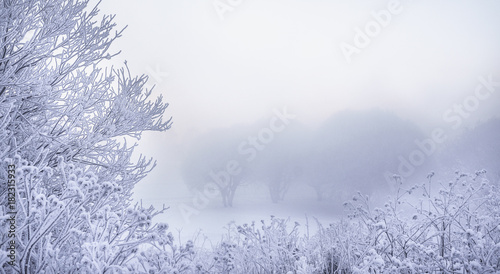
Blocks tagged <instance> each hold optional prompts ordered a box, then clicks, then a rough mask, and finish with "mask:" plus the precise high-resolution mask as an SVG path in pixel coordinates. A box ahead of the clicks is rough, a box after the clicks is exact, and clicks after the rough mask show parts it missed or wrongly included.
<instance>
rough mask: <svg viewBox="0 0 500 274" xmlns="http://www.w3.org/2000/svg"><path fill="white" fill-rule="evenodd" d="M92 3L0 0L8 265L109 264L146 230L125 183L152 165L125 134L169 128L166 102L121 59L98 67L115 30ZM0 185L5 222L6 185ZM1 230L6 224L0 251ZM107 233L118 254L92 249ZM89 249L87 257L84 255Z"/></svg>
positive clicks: (0, 128) (94, 267)
mask: <svg viewBox="0 0 500 274" xmlns="http://www.w3.org/2000/svg"><path fill="white" fill-rule="evenodd" d="M88 4H89V1H72V0H51V1H44V0H32V1H29V0H26V1H22V0H20V1H3V2H1V3H0V160H2V164H1V169H0V181H2V182H4V181H6V180H7V178H8V175H9V173H8V171H7V166H8V165H15V174H16V176H17V177H16V180H17V181H16V188H15V190H16V191H15V192H16V197H17V206H18V215H17V222H18V228H17V231H16V233H17V234H16V237H17V240H18V241H17V245H16V250H17V258H16V260H17V266H15V267H13V268H12V269H13V270H14V271H15V272H19V273H34V272H36V273H38V272H41V271H45V272H48V273H63V272H64V273H70V272H79V273H82V272H83V273H85V272H86V271H88V272H92V273H95V271H98V272H106V271H107V270H111V271H112V269H115V267H118V268H119V267H124V266H125V265H126V264H127V263H128V262H129V260H130V258H131V255H130V254H131V253H130V252H131V251H133V250H134V249H133V248H132V247H133V246H138V245H139V244H140V243H144V241H146V240H145V238H144V237H146V236H147V235H149V234H148V233H149V232H150V231H152V229H153V228H152V225H151V221H150V220H149V219H148V223H145V224H144V222H146V220H144V218H143V216H142V215H141V217H140V218H139V217H137V216H135V217H137V218H139V219H140V220H139V221H140V223H141V224H142V225H139V223H136V222H135V221H134V220H135V219H133V218H132V217H130V216H129V217H127V214H126V210H127V208H130V197H131V190H132V188H133V187H134V185H135V184H136V183H137V182H138V181H139V180H140V179H141V178H143V177H144V176H146V174H147V173H148V172H149V171H150V170H151V169H152V168H153V167H154V165H155V163H154V162H153V161H152V160H151V159H149V160H148V159H146V158H145V157H143V156H140V157H139V160H138V161H137V162H133V161H132V160H131V157H132V153H133V150H134V146H131V145H129V144H127V142H126V140H127V139H128V140H131V139H132V140H133V139H134V138H135V139H137V140H138V139H139V138H140V136H141V133H142V132H144V131H164V130H167V129H168V128H169V127H170V124H171V123H170V120H168V121H163V120H162V115H163V113H164V112H165V109H166V108H167V106H168V104H166V103H164V102H163V100H162V97H161V96H160V97H158V98H156V99H154V100H151V93H152V91H151V90H147V89H146V88H145V83H146V81H147V76H145V75H142V76H139V77H135V76H132V75H131V74H130V71H129V69H128V67H127V66H125V67H124V68H121V69H114V68H104V66H103V64H102V63H101V62H102V61H103V60H107V59H110V58H112V57H113V56H115V55H116V54H117V53H109V52H108V49H109V47H110V45H111V43H112V42H113V41H114V40H115V39H117V38H118V37H120V36H121V34H122V31H123V30H118V31H117V30H116V26H115V24H114V23H113V16H103V17H101V18H98V17H99V15H98V14H99V10H98V8H97V6H95V7H89V6H88ZM69 167H70V169H71V170H72V171H69V170H66V169H67V168H69ZM72 172H73V173H72ZM0 194H1V195H0V204H1V205H0V215H2V218H1V219H2V222H5V220H4V218H7V215H6V214H5V213H6V212H7V211H8V210H7V208H6V204H7V203H6V199H7V186H6V185H5V184H2V185H1V186H0ZM131 210H132V209H131ZM133 210H137V211H138V212H143V213H144V212H146V213H147V214H149V215H147V214H146V213H144V214H146V215H147V216H150V217H151V215H152V214H153V213H152V212H153V211H152V210H149V211H148V210H147V209H144V208H142V207H136V208H135V209H133ZM134 212H135V211H134ZM130 214H135V213H133V212H131V213H130ZM135 215H140V214H139V213H137V214H135ZM146 215H145V216H146ZM153 215H154V214H153ZM135 217H134V218H135ZM89 218H90V219H89ZM92 218H97V220H96V221H95V222H93V221H92ZM2 227H3V225H2ZM79 233H80V234H79ZM82 233H83V234H82ZM75 235H76V236H75ZM7 240H8V235H7V234H6V233H5V231H3V230H2V232H1V234H0V248H1V250H5V249H6V248H5V246H6V244H7ZM131 243H132V244H131ZM103 244H104V245H108V246H109V249H107V250H114V251H113V252H116V253H113V252H111V253H112V254H114V255H110V254H111V253H109V254H108V253H106V255H103V254H104V253H102V254H101V253H96V252H98V251H97V250H94V249H95V248H97V247H98V246H99V248H100V247H102V245H103ZM103 248H104V247H103ZM104 249H106V248H104ZM85 250H86V251H85ZM92 250H94V251H92ZM101 251H102V250H101ZM85 252H90V253H89V254H91V255H88V256H87V255H85V254H86V253H85ZM92 252H94V253H92ZM49 253H50V254H49ZM72 254H77V255H75V256H76V257H71V259H70V258H69V257H67V256H73V255H72ZM99 254H101V255H99ZM1 255H3V254H0V258H2V259H4V258H3V257H2V256H1ZM51 256H52V257H51ZM85 256H86V257H85ZM92 256H94V257H92ZM96 256H97V257H96ZM103 256H104V257H103ZM110 256H114V258H111V257H110ZM65 258H66V259H67V260H66V259H65ZM85 258H86V259H85ZM92 258H93V259H92ZM87 259H88V260H90V261H89V262H88V265H90V266H89V267H88V268H86V266H82V264H84V263H85V260H87ZM57 261H59V263H52V262H57ZM98 262H102V263H103V264H102V265H101V264H100V263H98ZM4 263H5V261H4V260H0V264H2V265H4V266H6V265H5V264H4ZM98 265H99V266H98Z"/></svg>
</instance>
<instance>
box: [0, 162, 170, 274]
mask: <svg viewBox="0 0 500 274" xmlns="http://www.w3.org/2000/svg"><path fill="white" fill-rule="evenodd" d="M59 160H60V161H59V163H58V165H57V167H56V168H54V169H53V168H50V167H40V166H32V165H30V164H29V163H28V161H26V160H22V159H21V157H20V156H19V155H16V156H15V157H14V159H6V161H7V162H11V163H14V164H15V165H16V166H17V170H16V171H17V172H16V174H18V176H17V186H16V187H17V199H18V205H17V206H18V213H17V215H16V223H17V230H16V236H17V237H16V240H17V246H16V247H17V249H16V251H17V254H18V257H19V264H18V265H17V266H15V267H13V269H14V270H15V271H16V272H19V273H39V272H45V273H106V272H110V273H122V272H124V271H125V272H126V270H127V269H128V268H131V267H132V266H131V265H133V263H134V259H135V260H136V259H137V255H136V253H137V252H138V250H139V248H140V247H141V246H142V245H143V244H146V243H150V244H151V243H154V241H153V240H157V238H159V237H160V235H163V234H164V233H165V230H166V227H165V225H162V224H156V225H153V224H152V218H153V217H154V216H155V215H157V214H159V213H161V212H163V210H164V209H163V210H161V211H154V210H153V209H152V208H143V207H142V206H138V205H136V206H133V207H128V206H127V204H126V203H124V202H123V199H124V198H126V197H124V193H123V192H124V191H123V187H121V186H120V185H119V184H117V183H116V182H102V181H100V180H99V178H98V177H97V176H95V174H93V173H92V172H84V171H83V170H82V169H81V168H77V167H76V166H75V165H73V164H66V163H65V162H64V161H63V160H62V157H61V158H59ZM2 166H4V165H2ZM54 180H57V181H59V183H61V184H65V185H66V187H64V188H63V190H62V192H60V193H58V194H51V193H50V192H48V190H47V188H46V186H47V185H49V184H50V183H51V182H52V181H54ZM0 201H1V202H2V204H5V201H4V200H3V199H1V198H0ZM1 217H2V219H4V218H7V216H1ZM6 238H7V235H5V234H2V239H1V240H2V242H4V241H5V240H6ZM1 263H2V264H3V263H4V262H1Z"/></svg>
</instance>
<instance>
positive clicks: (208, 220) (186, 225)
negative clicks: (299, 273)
mask: <svg viewBox="0 0 500 274" xmlns="http://www.w3.org/2000/svg"><path fill="white" fill-rule="evenodd" d="M291 192H292V193H290V195H289V197H285V199H284V201H281V202H279V203H272V202H271V200H270V198H269V196H268V193H267V189H266V187H265V186H258V187H255V185H254V186H242V187H240V188H239V189H238V190H237V192H236V197H235V199H234V206H233V207H232V208H224V207H223V206H222V203H221V201H220V198H219V197H216V198H214V199H211V200H209V203H208V205H207V206H206V207H205V208H201V209H199V210H198V211H199V213H198V214H193V215H191V216H189V217H188V218H187V219H188V221H187V222H186V219H185V218H184V217H183V215H182V213H181V210H180V209H179V207H182V206H183V205H184V206H190V207H193V208H194V206H193V204H192V199H193V196H186V197H175V198H165V199H164V200H163V199H158V200H144V201H143V203H144V204H148V203H150V204H153V205H154V206H155V207H156V208H161V206H162V204H165V206H167V207H168V206H169V207H170V208H169V209H168V210H167V211H166V212H165V214H162V215H159V216H157V217H156V219H155V221H156V222H166V223H168V224H169V226H170V231H172V233H174V234H177V235H175V236H179V235H180V239H181V240H182V241H183V242H185V241H186V240H190V239H194V238H196V237H198V239H197V243H198V244H203V241H205V244H207V243H208V244H210V242H211V243H212V244H216V243H217V242H219V241H220V240H221V237H222V235H223V234H224V233H225V232H227V225H228V224H229V223H230V222H233V221H234V222H235V223H236V224H244V223H248V224H250V223H251V222H252V221H255V223H256V224H259V225H260V222H261V220H264V221H265V222H266V223H269V220H270V217H271V215H273V216H276V217H278V218H282V219H287V218H289V219H290V226H291V227H293V225H294V222H298V223H299V224H300V230H301V232H303V233H304V234H306V233H307V230H308V228H309V233H310V234H311V235H312V234H314V233H315V231H316V229H317V222H316V219H317V220H318V221H320V222H321V224H323V225H326V224H328V223H330V222H333V221H335V220H338V218H340V217H341V212H339V211H341V209H342V208H341V204H342V202H341V201H338V202H337V201H332V200H326V201H321V202H319V201H316V199H315V196H314V191H313V189H312V188H310V187H308V186H300V185H297V186H296V187H295V188H293V189H292V190H291ZM297 193H300V194H302V195H297ZM179 232H180V234H179Z"/></svg>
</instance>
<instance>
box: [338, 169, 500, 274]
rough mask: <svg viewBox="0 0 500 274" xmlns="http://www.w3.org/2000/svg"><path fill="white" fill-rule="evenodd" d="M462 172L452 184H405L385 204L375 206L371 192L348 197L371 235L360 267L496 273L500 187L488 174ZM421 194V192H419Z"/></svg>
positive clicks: (362, 270)
mask: <svg viewBox="0 0 500 274" xmlns="http://www.w3.org/2000/svg"><path fill="white" fill-rule="evenodd" d="M484 174H485V171H484V170H482V171H478V172H475V173H474V174H464V173H460V172H456V178H455V179H454V180H452V181H450V182H448V183H446V184H444V183H440V184H439V185H438V186H432V177H433V175H434V173H431V174H429V175H428V184H427V185H426V184H421V185H415V186H413V187H410V188H408V189H404V188H403V187H402V182H401V180H400V177H398V176H396V177H395V180H397V182H398V184H400V186H401V188H400V190H399V191H398V193H397V196H396V197H394V198H393V199H391V200H389V201H388V202H387V203H386V204H385V206H384V208H375V209H373V210H371V209H370V208H369V203H368V200H367V197H366V196H363V195H361V194H359V195H357V196H355V197H354V198H353V201H351V202H348V203H346V206H347V207H348V208H349V209H350V213H351V215H350V217H351V218H352V219H354V220H357V221H361V224H362V227H360V229H359V230H358V231H359V232H362V233H365V234H366V235H367V236H369V241H367V242H366V243H365V244H364V246H360V248H359V249H360V250H363V253H361V254H360V257H361V258H363V259H362V260H361V261H359V262H357V263H356V264H353V265H352V268H353V270H354V272H359V273H366V272H370V273H383V272H398V273H415V272H418V273H422V272H430V273H437V272H439V273H491V272H495V271H498V270H500V244H499V243H500V218H499V216H500V215H499V211H500V207H499V205H500V195H499V194H500V193H499V190H498V187H497V186H496V185H492V184H490V183H489V182H488V181H487V179H486V178H485V177H484ZM415 196H420V197H421V198H417V197H415Z"/></svg>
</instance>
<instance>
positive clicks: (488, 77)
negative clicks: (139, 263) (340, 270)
mask: <svg viewBox="0 0 500 274" xmlns="http://www.w3.org/2000/svg"><path fill="white" fill-rule="evenodd" d="M390 5H396V6H397V7H398V11H399V12H398V13H397V14H394V13H391V15H390V19H389V20H388V21H387V22H388V23H387V25H386V26H381V27H380V31H379V32H377V34H376V35H374V36H373V37H368V38H369V42H368V43H367V44H368V45H366V46H365V47H363V48H357V49H358V51H357V53H354V54H352V55H350V56H349V58H346V55H345V52H343V50H342V45H345V44H349V45H352V46H354V47H355V40H356V37H357V35H359V31H361V32H363V33H366V26H367V25H369V24H373V22H375V23H377V21H376V19H375V16H374V14H380V13H381V12H382V11H388V7H389V6H390ZM100 8H101V10H102V11H103V12H104V13H106V14H116V22H117V23H118V24H119V27H124V26H126V25H128V27H127V29H126V31H125V35H124V37H122V38H120V39H118V40H117V41H116V42H115V44H114V45H113V47H114V48H112V51H113V50H114V51H118V50H121V51H122V54H121V55H119V56H118V57H117V58H115V60H114V61H113V62H115V64H116V66H121V65H122V64H123V62H124V61H125V59H123V58H125V57H126V59H127V62H128V65H129V67H130V68H131V71H132V73H134V74H142V73H145V74H148V75H149V76H150V85H151V86H152V85H155V90H154V93H155V94H163V96H164V97H165V99H166V101H167V102H169V103H170V106H169V108H168V109H167V111H166V115H167V116H168V117H169V116H173V121H174V124H173V126H172V128H171V129H170V130H169V131H168V132H166V133H162V134H158V133H155V134H148V133H146V134H144V135H143V137H142V139H141V140H140V143H139V146H138V148H137V152H140V153H143V154H145V155H147V156H150V157H153V158H155V159H156V160H157V167H156V168H155V170H153V171H152V172H151V174H150V175H149V176H148V177H147V178H145V179H144V180H143V181H142V182H141V183H139V184H138V185H137V186H136V188H135V198H136V199H137V200H138V201H139V200H142V202H143V204H153V205H155V206H156V207H161V205H162V204H165V205H166V206H170V209H169V210H168V211H167V213H166V214H164V215H163V216H161V217H160V218H164V219H163V220H161V221H166V222H168V223H170V224H171V226H172V227H174V228H179V229H182V230H183V233H186V234H191V233H194V232H195V231H197V230H198V229H203V231H204V232H205V233H207V234H214V233H216V232H215V231H222V227H223V226H224V225H225V224H227V222H229V221H230V220H233V219H239V220H243V221H250V220H256V221H258V220H260V219H261V218H266V217H267V216H268V215H269V214H281V215H282V216H280V217H285V218H286V217H287V216H291V217H293V218H303V217H304V214H308V215H309V216H316V217H318V218H319V219H321V220H324V221H325V222H328V220H329V219H333V218H338V217H339V216H341V214H342V202H343V200H344V199H349V198H350V197H351V196H352V193H353V192H356V191H358V190H359V191H362V192H363V193H367V194H370V195H372V196H373V197H374V198H373V199H374V200H375V201H376V200H377V199H383V197H385V196H386V195H388V194H390V193H391V191H394V187H395V186H394V185H393V184H392V183H391V182H392V181H391V180H390V177H391V176H392V175H390V174H394V173H404V174H401V175H403V179H404V180H405V181H407V182H408V183H409V184H411V182H412V181H415V182H420V181H422V180H425V177H426V175H427V173H428V172H430V171H435V172H436V173H437V175H438V180H447V178H448V179H450V177H449V175H450V174H452V173H453V171H454V170H455V169H463V171H466V172H474V171H475V170H476V169H479V168H485V169H487V170H488V174H489V175H488V176H490V177H489V178H490V179H491V180H496V179H498V177H497V176H498V174H499V173H498V172H499V171H500V166H499V163H500V162H499V159H500V145H499V143H500V142H499V141H498V139H499V138H498V136H499V133H500V123H499V122H498V120H495V117H496V118H500V92H499V90H500V84H498V82H500V63H499V61H500V51H499V50H498V49H499V48H500V36H499V35H498V34H499V33H500V18H499V17H498V11H500V3H498V2H496V1H451V0H448V1H440V2H439V3H436V2H431V1H370V2H368V1H320V0H313V1H285V0H273V1H235V0H233V1H222V0H221V1H160V0H157V1H152V0H147V1H142V2H141V3H140V4H139V3H138V2H136V1H129V0H126V1H119V2H118V1H103V2H102V3H101V5H100ZM386 19H387V18H386ZM379 25H380V23H379ZM348 59H350V61H349V60H348ZM485 83H486V84H485ZM495 83H497V84H496V85H495ZM277 112H278V113H283V112H287V113H288V114H289V116H290V117H292V116H293V118H290V119H289V120H287V121H288V124H287V123H286V122H284V121H283V120H276V119H279V118H276V117H280V116H279V115H278V116H277V114H276V113H277ZM273 121H274V122H273ZM270 132H271V133H270ZM270 134H272V135H270ZM259 136H260V137H259ZM249 138H254V139H255V140H256V142H257V143H258V144H257V145H252V141H251V140H253V139H249ZM419 144H420V145H419ZM251 151H253V152H251ZM412 155H413V156H412ZM422 155H423V157H422ZM251 156H254V157H251ZM412 157H413V158H412ZM233 161H234V162H233ZM405 161H406V162H405ZM228 162H231V164H230V168H229V169H231V170H232V171H233V173H235V174H236V175H232V176H230V177H231V178H232V179H234V180H235V181H236V182H237V187H236V190H235V192H234V197H233V198H234V203H233V206H232V207H229V206H228V207H224V205H223V199H222V198H221V195H219V194H218V192H220V190H217V189H216V188H217V187H216V186H214V185H213V184H210V183H211V182H213V181H216V179H214V176H211V172H213V174H215V178H219V179H220V180H221V181H224V179H223V178H225V177H224V176H223V175H220V172H222V171H224V169H227V167H228ZM234 163H236V164H234ZM402 163H403V164H402ZM238 171H239V172H238ZM401 171H403V172H401ZM217 175H220V176H218V177H217ZM439 176H442V177H439ZM446 176H448V177H446ZM199 193H202V194H203V193H205V196H204V198H208V199H199V198H200V197H198V196H197V195H200V194H199ZM206 194H213V196H211V197H206V196H210V195H206ZM377 197H379V198H377ZM193 200H196V201H198V202H200V201H201V202H203V201H205V202H203V203H201V202H200V203H201V204H200V203H199V204H197V205H195V204H193ZM206 201H208V202H206ZM193 209H194V210H195V211H196V212H195V211H192V210H193ZM186 210H187V211H186ZM186 212H188V214H191V213H192V214H191V215H189V216H190V217H188V218H187V219H186V214H187V213H186ZM264 214H265V215H264ZM262 215H264V216H262ZM157 221H160V220H157Z"/></svg>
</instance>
